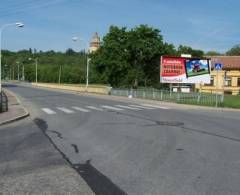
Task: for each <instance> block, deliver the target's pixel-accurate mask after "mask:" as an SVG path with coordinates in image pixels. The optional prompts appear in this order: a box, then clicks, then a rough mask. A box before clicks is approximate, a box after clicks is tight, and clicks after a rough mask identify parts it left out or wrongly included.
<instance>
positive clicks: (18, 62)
mask: <svg viewBox="0 0 240 195" xmlns="http://www.w3.org/2000/svg"><path fill="white" fill-rule="evenodd" d="M17 66H18V81H19V62H18V63H17Z"/></svg>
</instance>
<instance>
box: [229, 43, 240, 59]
mask: <svg viewBox="0 0 240 195" xmlns="http://www.w3.org/2000/svg"><path fill="white" fill-rule="evenodd" d="M226 54H227V55H230V56H240V44H238V45H235V46H234V47H232V48H231V49H230V50H229V51H227V52H226Z"/></svg>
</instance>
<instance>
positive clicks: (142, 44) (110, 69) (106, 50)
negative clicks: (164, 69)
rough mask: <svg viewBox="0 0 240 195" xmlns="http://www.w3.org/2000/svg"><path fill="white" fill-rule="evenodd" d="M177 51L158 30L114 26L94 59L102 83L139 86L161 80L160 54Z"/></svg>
mask: <svg viewBox="0 0 240 195" xmlns="http://www.w3.org/2000/svg"><path fill="white" fill-rule="evenodd" d="M174 53H175V49H174V46H173V45H171V44H167V43H164V42H163V37H162V35H161V34H160V31H159V30H158V29H154V28H151V27H149V26H147V25H140V26H138V27H136V28H133V29H130V30H127V28H119V27H116V26H111V27H110V29H109V33H108V34H107V35H106V36H105V37H104V38H103V43H102V45H101V47H100V48H99V49H98V50H97V52H96V53H94V54H93V55H92V56H91V58H92V64H93V66H94V68H95V72H96V73H97V74H96V75H95V76H97V77H98V81H99V82H104V83H110V84H111V85H112V86H115V87H121V86H124V87H126V86H128V87H137V86H139V85H142V86H149V85H153V84H156V83H159V63H160V56H161V55H173V54H174Z"/></svg>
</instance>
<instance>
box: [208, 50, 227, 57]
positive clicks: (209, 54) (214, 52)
mask: <svg viewBox="0 0 240 195" xmlns="http://www.w3.org/2000/svg"><path fill="white" fill-rule="evenodd" d="M205 55H206V56H221V55H223V54H221V53H219V52H217V51H208V52H206V53H205Z"/></svg>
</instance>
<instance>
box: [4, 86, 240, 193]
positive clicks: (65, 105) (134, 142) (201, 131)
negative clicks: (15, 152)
mask: <svg viewBox="0 0 240 195" xmlns="http://www.w3.org/2000/svg"><path fill="white" fill-rule="evenodd" d="M6 88H8V89H10V90H11V91H13V92H14V93H16V94H18V95H19V96H21V100H22V102H23V103H24V105H25V106H26V107H27V109H28V110H29V111H30V113H31V117H32V121H33V122H34V123H35V124H36V125H37V126H38V127H39V129H40V130H41V131H42V132H44V133H45V134H46V135H47V136H49V138H50V140H51V141H52V143H53V144H54V145H55V147H56V149H57V150H58V151H59V152H60V153H61V155H62V156H63V158H65V159H66V160H67V161H69V162H70V163H71V164H72V165H73V166H74V167H75V169H76V170H77V171H78V173H79V174H80V175H81V176H82V177H83V179H84V180H85V181H86V182H87V183H88V185H89V187H90V188H91V189H92V190H93V191H94V192H95V193H96V194H103V195H108V194H109V195H118V194H129V195H228V194H231V195H233V194H236V195H239V194H240V185H239V181H240V152H239V151H240V122H239V121H240V112H238V111H237V112H234V111H222V110H207V109H206V110H204V109H201V110H200V109H189V107H186V108H179V107H178V108H177V107H174V106H167V107H166V106H164V105H163V106H158V107H156V108H152V109H151V107H149V106H146V105H145V106H143V105H141V103H139V104H138V103H136V102H129V100H128V101H122V100H116V99H115V98H114V99H109V98H106V99H105V98H98V97H91V96H86V95H78V94H74V93H67V92H61V91H51V90H47V89H39V88H38V89H37V88H33V87H27V86H20V85H7V86H6ZM29 124H30V123H29ZM16 128H17V127H16Z"/></svg>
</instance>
